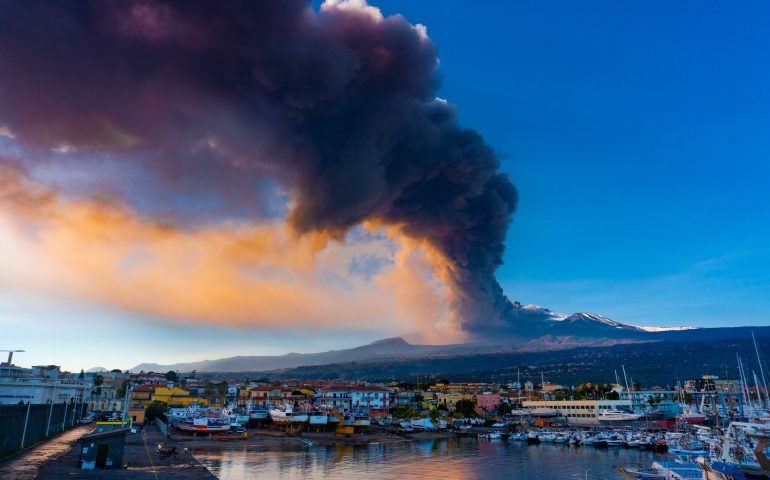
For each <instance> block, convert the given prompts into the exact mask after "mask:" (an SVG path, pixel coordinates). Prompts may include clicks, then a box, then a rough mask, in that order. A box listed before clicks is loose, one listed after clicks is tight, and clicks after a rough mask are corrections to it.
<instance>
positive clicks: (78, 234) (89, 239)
mask: <svg viewBox="0 0 770 480" xmlns="http://www.w3.org/2000/svg"><path fill="white" fill-rule="evenodd" d="M377 231H378V232H380V233H379V234H378V235H371V236H367V237H366V238H363V239H356V240H354V241H350V242H348V243H347V244H345V243H343V242H340V241H337V240H332V239H330V238H328V237H327V236H325V235H324V234H321V233H318V234H305V235H302V236H295V235H293V234H291V233H290V231H289V229H287V228H286V227H285V225H284V224H283V223H282V222H273V223H243V222H239V223H236V222H224V223H221V224H216V225H203V226H200V227H198V228H191V229H181V228H178V227H175V226H171V225H164V224H160V223H155V222H152V221H149V220H147V219H144V218H142V217H141V216H139V215H137V214H136V213H135V212H134V211H132V210H130V209H128V208H126V207H125V206H123V205H120V204H116V203H113V202H110V201H108V200H104V199H89V200H82V199H80V200H76V199H69V198H65V197H63V196H61V195H57V194H56V193H54V192H52V191H50V190H48V189H46V188H44V187H41V186H39V185H36V184H34V183H32V182H30V181H29V180H28V179H26V178H25V177H23V176H22V175H20V174H19V173H17V172H12V171H10V170H8V169H6V170H0V249H1V251H2V252H3V253H2V257H3V258H2V263H0V284H2V285H3V286H4V288H13V289H17V290H22V291H26V292H33V293H38V294H43V295H48V296H53V297H58V298H64V299H75V300H78V301H83V302H88V303H96V304H101V305H106V306H110V307H115V308H119V309H122V310H126V311H131V312H136V313H139V314H142V315H147V316H152V317H159V318H165V319H169V320H172V321H179V322H198V323H207V324H221V325H231V326H242V327H259V328H267V329H276V330H296V329H303V328H308V327H309V328H313V329H318V330H329V329H331V330H340V331H345V330H355V331H373V332H374V331H376V332H392V333H403V332H410V331H414V330H419V331H421V332H424V335H422V337H421V338H423V339H424V340H426V341H431V342H439V341H448V340H452V339H456V338H458V337H457V333H458V332H457V331H456V328H452V327H450V326H449V324H451V323H452V320H451V315H450V313H449V309H448V300H447V298H448V291H447V289H446V287H444V286H442V284H441V282H440V281H439V280H438V278H437V277H436V274H440V272H439V270H440V269H437V267H438V266H440V265H441V261H440V255H439V254H438V253H437V252H436V251H434V250H433V249H432V248H430V247H429V246H428V245H427V244H425V243H424V242H418V241H415V240H412V239H409V238H407V237H405V236H403V235H400V234H399V233H398V228H397V227H390V228H388V229H387V230H383V229H377ZM362 261H373V263H374V264H376V265H379V267H378V268H375V269H372V270H371V271H367V272H364V273H361V272H351V269H350V265H351V264H352V263H353V262H362ZM437 324H438V325H439V326H440V327H441V328H440V330H439V331H440V332H441V333H439V334H437V333H435V332H434V331H435V327H436V325H437ZM429 332H433V333H429Z"/></svg>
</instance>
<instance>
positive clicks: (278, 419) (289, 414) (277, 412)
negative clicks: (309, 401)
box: [268, 406, 309, 424]
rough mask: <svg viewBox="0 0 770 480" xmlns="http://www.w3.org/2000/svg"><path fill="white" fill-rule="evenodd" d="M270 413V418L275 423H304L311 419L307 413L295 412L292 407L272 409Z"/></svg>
mask: <svg viewBox="0 0 770 480" xmlns="http://www.w3.org/2000/svg"><path fill="white" fill-rule="evenodd" d="M268 411H269V413H270V418H272V419H273V421H274V422H275V423H283V424H286V423H304V422H307V421H308V417H309V415H308V414H307V412H303V411H299V412H295V411H294V408H293V407H290V406H285V407H284V408H271V409H270V410H268Z"/></svg>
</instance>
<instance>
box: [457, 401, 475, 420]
mask: <svg viewBox="0 0 770 480" xmlns="http://www.w3.org/2000/svg"><path fill="white" fill-rule="evenodd" d="M455 412H457V413H460V414H462V416H463V417H465V418H473V417H475V416H476V401H475V400H473V399H471V398H463V399H462V400H458V401H457V403H455Z"/></svg>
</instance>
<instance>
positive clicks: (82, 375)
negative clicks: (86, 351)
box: [78, 368, 86, 380]
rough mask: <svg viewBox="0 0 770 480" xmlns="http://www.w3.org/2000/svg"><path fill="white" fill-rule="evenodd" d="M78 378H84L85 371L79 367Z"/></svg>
mask: <svg viewBox="0 0 770 480" xmlns="http://www.w3.org/2000/svg"><path fill="white" fill-rule="evenodd" d="M78 378H79V379H81V380H83V379H84V378H86V372H84V371H83V369H82V368H81V369H80V375H78Z"/></svg>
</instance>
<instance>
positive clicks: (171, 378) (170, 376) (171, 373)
mask: <svg viewBox="0 0 770 480" xmlns="http://www.w3.org/2000/svg"><path fill="white" fill-rule="evenodd" d="M166 380H168V381H169V382H174V383H176V382H177V381H179V376H178V375H177V374H176V372H175V371H173V370H169V371H168V372H166Z"/></svg>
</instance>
